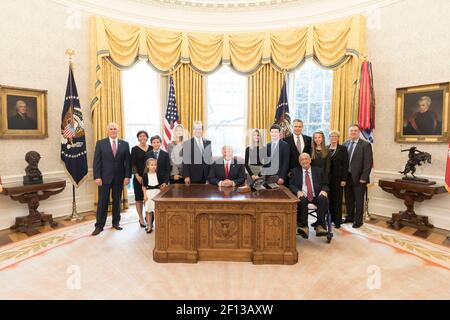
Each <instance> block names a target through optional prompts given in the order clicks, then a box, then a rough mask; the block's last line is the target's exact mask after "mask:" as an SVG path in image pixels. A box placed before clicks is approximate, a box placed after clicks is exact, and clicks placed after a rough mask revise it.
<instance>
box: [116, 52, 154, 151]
mask: <svg viewBox="0 0 450 320" xmlns="http://www.w3.org/2000/svg"><path fill="white" fill-rule="evenodd" d="M122 88H123V106H124V115H125V140H127V141H128V143H129V144H130V147H133V146H135V145H136V144H138V141H137V138H136V134H137V132H138V131H139V130H146V131H147V132H148V134H149V137H151V136H152V135H155V134H158V135H161V114H160V113H161V112H160V100H159V74H158V73H157V72H155V71H154V70H153V69H152V68H151V67H150V66H149V65H148V64H147V62H145V61H140V62H138V63H136V64H135V65H134V66H133V67H131V68H130V69H127V70H124V71H122ZM149 143H150V141H149Z"/></svg>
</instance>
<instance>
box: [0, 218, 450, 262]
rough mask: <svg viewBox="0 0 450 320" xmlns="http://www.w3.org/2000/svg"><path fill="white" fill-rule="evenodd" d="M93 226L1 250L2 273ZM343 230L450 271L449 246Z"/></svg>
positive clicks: (369, 230)
mask: <svg viewBox="0 0 450 320" xmlns="http://www.w3.org/2000/svg"><path fill="white" fill-rule="evenodd" d="M135 222H137V216H135V215H128V214H126V215H123V216H122V221H121V223H122V224H123V225H125V224H130V223H135ZM93 224H94V221H86V222H81V223H79V224H76V225H73V226H69V227H64V228H61V229H57V230H54V231H50V232H47V233H44V234H41V235H36V236H33V237H30V238H28V239H25V240H22V241H18V242H15V243H11V244H8V245H5V246H3V247H0V271H2V270H4V269H6V268H10V267H14V266H16V265H17V264H18V263H20V262H22V261H24V260H27V259H30V258H32V257H35V256H39V255H40V254H43V253H45V252H47V251H49V250H51V249H54V248H56V247H60V246H63V245H67V244H70V243H73V242H74V241H76V240H79V239H81V238H85V237H89V236H90V234H91V232H92V230H93ZM110 226H111V218H108V222H107V224H106V227H110ZM344 230H345V231H344ZM342 231H344V232H347V233H350V234H354V235H356V236H361V237H364V238H367V239H369V240H371V241H375V242H381V243H384V244H386V245H389V246H391V247H394V248H396V249H399V250H401V251H403V252H405V253H409V254H412V255H415V256H417V257H419V258H421V259H423V260H425V261H426V262H427V263H429V264H432V265H433V264H434V265H437V266H440V267H444V268H445V269H448V270H450V250H449V249H448V248H446V247H445V246H441V245H438V244H434V243H431V242H428V241H426V240H423V239H420V238H418V237H414V236H409V235H406V234H403V233H400V232H398V231H394V230H389V229H386V228H382V227H378V226H375V225H369V224H365V225H364V226H362V227H361V228H360V229H353V228H352V227H351V226H350V225H344V226H343V228H342V229H341V232H340V233H342Z"/></svg>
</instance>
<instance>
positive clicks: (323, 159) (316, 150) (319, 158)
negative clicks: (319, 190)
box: [311, 131, 331, 183]
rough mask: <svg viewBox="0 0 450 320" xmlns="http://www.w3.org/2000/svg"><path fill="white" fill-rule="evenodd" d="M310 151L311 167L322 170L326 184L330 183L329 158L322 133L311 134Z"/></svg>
mask: <svg viewBox="0 0 450 320" xmlns="http://www.w3.org/2000/svg"><path fill="white" fill-rule="evenodd" d="M312 140H313V143H312V148H311V149H312V150H311V166H314V167H319V168H322V170H323V174H324V177H325V179H326V182H327V183H328V182H329V181H330V166H331V163H330V158H329V151H328V148H327V146H326V145H325V135H324V134H323V132H322V131H316V132H314V134H313V138H312Z"/></svg>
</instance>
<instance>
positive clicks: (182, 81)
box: [172, 64, 205, 132]
mask: <svg viewBox="0 0 450 320" xmlns="http://www.w3.org/2000/svg"><path fill="white" fill-rule="evenodd" d="M172 76H173V82H174V86H175V98H176V101H177V107H178V112H179V115H180V118H181V123H183V125H184V127H185V128H186V130H188V131H189V132H192V127H193V123H194V121H197V120H199V121H202V122H204V112H205V108H204V105H205V77H204V76H203V75H202V74H200V73H198V72H197V71H195V70H193V69H192V68H191V67H190V66H189V65H187V64H182V65H180V67H179V68H178V69H177V70H175V71H174V72H173V74H172Z"/></svg>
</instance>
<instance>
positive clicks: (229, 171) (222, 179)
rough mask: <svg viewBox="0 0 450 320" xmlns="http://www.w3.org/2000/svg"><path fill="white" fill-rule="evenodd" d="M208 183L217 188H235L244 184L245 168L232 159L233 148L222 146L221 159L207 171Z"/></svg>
mask: <svg viewBox="0 0 450 320" xmlns="http://www.w3.org/2000/svg"><path fill="white" fill-rule="evenodd" d="M208 181H209V183H211V184H214V185H218V186H219V187H235V186H240V185H242V184H244V182H245V167H244V164H243V163H242V161H239V160H238V159H237V158H236V157H233V147H232V146H227V145H225V146H223V147H222V157H221V158H219V159H217V160H216V161H214V163H213V164H212V165H211V168H210V169H209V177H208Z"/></svg>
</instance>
